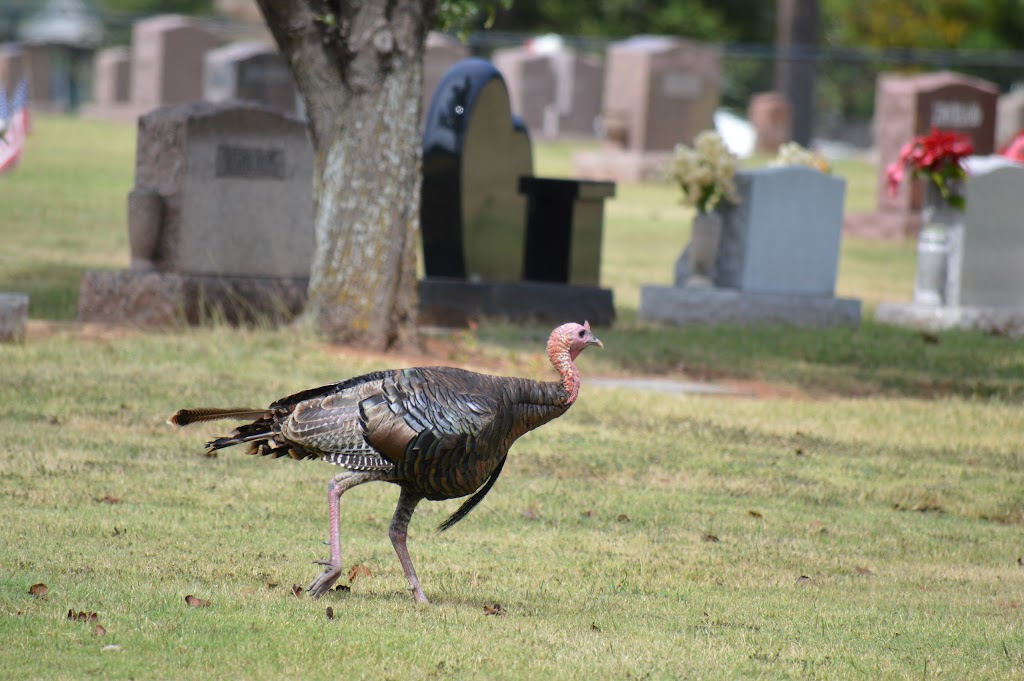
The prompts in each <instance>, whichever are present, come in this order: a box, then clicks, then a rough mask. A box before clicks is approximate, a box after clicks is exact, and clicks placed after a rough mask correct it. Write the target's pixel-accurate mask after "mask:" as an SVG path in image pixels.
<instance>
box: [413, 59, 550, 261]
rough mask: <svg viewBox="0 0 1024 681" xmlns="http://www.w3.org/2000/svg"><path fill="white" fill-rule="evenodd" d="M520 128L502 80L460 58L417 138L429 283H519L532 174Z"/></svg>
mask: <svg viewBox="0 0 1024 681" xmlns="http://www.w3.org/2000/svg"><path fill="white" fill-rule="evenodd" d="M532 168H533V157H532V151H531V147H530V138H529V134H528V133H527V131H526V127H525V126H524V125H523V124H522V122H521V121H520V120H519V119H518V118H517V117H516V118H513V117H512V114H511V109H510V107H509V100H508V91H507V90H506V89H505V82H504V80H503V79H502V77H501V73H499V72H498V70H497V69H496V68H495V67H494V66H493V65H492V64H491V63H490V62H488V61H486V60H484V59H477V58H470V59H464V60H462V61H460V62H458V63H457V64H455V65H454V66H453V67H452V68H451V69H449V70H448V72H447V73H445V75H444V76H443V77H442V78H441V82H440V83H439V84H438V86H437V90H436V91H435V93H434V98H433V99H432V100H431V102H430V109H429V111H428V112H427V120H426V124H425V127H424V131H423V188H422V199H421V204H420V228H421V234H422V239H423V260H424V265H425V268H426V273H427V276H428V277H453V278H457V279H486V280H489V281H518V280H520V279H521V278H522V252H523V248H524V234H523V231H524V227H523V214H524V211H525V202H524V200H523V199H522V198H521V197H519V196H518V194H517V191H516V188H517V185H516V182H517V180H518V178H519V177H520V176H521V175H529V174H531V173H532Z"/></svg>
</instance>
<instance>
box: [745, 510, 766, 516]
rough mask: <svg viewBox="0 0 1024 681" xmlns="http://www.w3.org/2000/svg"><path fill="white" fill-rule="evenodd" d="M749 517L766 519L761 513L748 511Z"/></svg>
mask: <svg viewBox="0 0 1024 681" xmlns="http://www.w3.org/2000/svg"><path fill="white" fill-rule="evenodd" d="M747 515H749V516H750V517H751V518H763V517H764V515H762V514H761V512H760V511H747Z"/></svg>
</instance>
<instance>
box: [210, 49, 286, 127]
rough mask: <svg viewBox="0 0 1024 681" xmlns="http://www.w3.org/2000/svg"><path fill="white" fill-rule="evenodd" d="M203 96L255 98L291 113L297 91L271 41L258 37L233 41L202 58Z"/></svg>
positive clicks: (248, 100) (224, 98)
mask: <svg viewBox="0 0 1024 681" xmlns="http://www.w3.org/2000/svg"><path fill="white" fill-rule="evenodd" d="M203 99H205V100H207V101H210V102H226V101H230V100H232V99H237V100H243V101H247V102H258V103H260V104H263V105H265V106H268V107H270V108H272V109H277V110H278V111H284V112H286V113H290V114H294V113H295V112H296V111H297V103H298V92H297V91H296V89H295V81H294V79H293V78H292V73H291V70H289V68H288V64H287V62H285V60H284V59H282V58H281V56H280V55H279V54H278V53H277V50H275V49H274V47H273V45H270V44H268V43H264V42H260V41H245V42H239V43H232V44H230V45H225V46H224V47H218V48H217V49H214V50H210V51H209V52H207V53H206V55H205V56H204V58H203Z"/></svg>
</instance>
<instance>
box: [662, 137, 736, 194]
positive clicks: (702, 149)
mask: <svg viewBox="0 0 1024 681" xmlns="http://www.w3.org/2000/svg"><path fill="white" fill-rule="evenodd" d="M738 166H739V159H738V158H737V157H736V156H735V155H734V154H732V153H731V152H730V151H729V149H728V147H726V146H725V142H724V141H723V140H722V137H721V135H719V134H718V133H717V132H715V131H714V130H704V131H703V132H701V133H700V134H698V135H697V137H696V138H694V140H693V148H690V147H687V146H686V145H683V144H679V145H677V146H676V148H675V155H674V157H673V159H672V178H673V179H674V180H675V181H676V182H678V183H679V188H680V189H682V190H683V203H684V204H686V205H688V206H693V207H694V208H696V209H697V210H698V211H699V212H701V213H709V212H711V211H713V210H714V209H715V207H716V206H717V205H718V202H719V201H721V200H722V199H725V200H726V201H731V202H733V203H736V202H737V201H739V196H738V195H737V194H736V183H735V182H734V180H733V178H734V176H735V175H736V168H737V167H738Z"/></svg>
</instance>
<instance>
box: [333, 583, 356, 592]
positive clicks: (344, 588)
mask: <svg viewBox="0 0 1024 681" xmlns="http://www.w3.org/2000/svg"><path fill="white" fill-rule="evenodd" d="M351 590H352V587H350V586H349V585H348V584H339V585H338V586H336V587H334V589H333V591H351Z"/></svg>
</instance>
